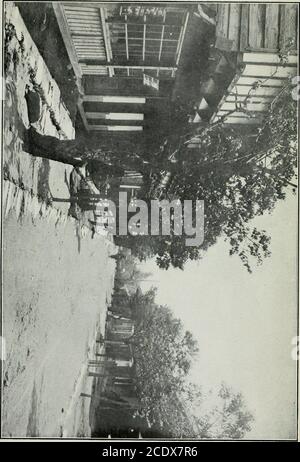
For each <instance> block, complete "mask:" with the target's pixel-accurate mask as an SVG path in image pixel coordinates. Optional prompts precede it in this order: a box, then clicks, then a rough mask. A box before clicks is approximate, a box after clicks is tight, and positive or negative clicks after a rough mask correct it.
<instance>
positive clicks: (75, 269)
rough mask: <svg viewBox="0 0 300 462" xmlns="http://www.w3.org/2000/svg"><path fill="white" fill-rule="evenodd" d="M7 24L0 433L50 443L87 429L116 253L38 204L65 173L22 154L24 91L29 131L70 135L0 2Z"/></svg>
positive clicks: (64, 189)
mask: <svg viewBox="0 0 300 462" xmlns="http://www.w3.org/2000/svg"><path fill="white" fill-rule="evenodd" d="M6 25H9V27H10V29H9V30H8V31H10V32H9V33H8V37H7V36H6V39H7V40H6V58H7V59H6V82H5V83H6V96H5V112H4V115H5V117H4V156H3V170H4V172H3V173H4V181H3V268H4V275H3V326H4V327H3V336H4V339H5V342H6V359H5V361H4V365H3V374H4V387H3V402H2V434H3V436H6V437H7V436H14V437H24V436H43V437H46V436H56V437H57V436H61V435H63V434H65V433H66V428H67V429H71V430H70V431H68V432H67V433H68V436H73V435H72V434H70V432H71V433H72V432H73V433H74V434H76V432H77V428H76V422H77V421H78V422H79V423H80V425H81V430H80V431H81V432H83V433H85V432H87V431H88V429H87V425H86V423H87V422H86V420H85V421H83V420H82V415H81V414H82V412H83V407H84V413H85V415H87V414H88V412H87V409H86V408H87V404H88V403H86V402H85V403H84V406H83V405H82V402H81V401H79V398H78V396H80V393H79V392H80V387H81V385H82V384H83V383H84V382H85V378H86V377H85V375H84V372H85V365H86V360H87V357H88V355H89V350H90V349H91V348H92V347H91V345H92V344H93V339H94V338H95V333H96V331H97V330H100V331H101V329H102V330H103V331H104V327H105V317H106V307H107V302H108V301H109V300H110V294H111V291H112V287H113V277H114V266H115V263H114V260H113V259H111V258H109V255H110V253H114V252H115V249H114V246H113V244H112V243H111V242H109V240H108V239H106V238H105V237H103V236H102V237H100V236H95V238H94V239H92V238H91V233H90V232H89V230H87V229H86V227H79V226H78V223H76V221H75V220H74V219H72V218H70V217H68V216H67V212H68V208H69V206H68V204H61V205H60V206H57V207H56V208H54V207H51V206H49V207H47V205H46V201H47V198H48V197H49V194H50V193H51V194H52V195H54V196H58V197H69V189H68V180H69V177H70V173H71V171H72V167H71V166H68V165H65V164H61V163H59V162H53V161H48V160H47V159H42V158H40V157H33V156H31V155H29V154H28V153H26V152H25V151H24V150H23V135H24V131H25V130H26V128H28V127H29V119H28V107H27V104H26V99H25V93H26V91H25V89H26V87H27V86H29V88H30V89H31V90H36V89H38V94H39V95H40V96H41V95H42V96H43V97H42V98H41V103H42V105H41V114H40V117H39V120H37V122H36V123H35V127H36V129H37V130H38V131H39V132H40V133H44V134H47V135H52V136H56V137H58V138H62V139H66V138H68V139H72V138H74V136H75V132H74V127H73V125H72V121H71V118H70V114H69V113H68V111H67V109H66V107H65V106H64V103H63V102H62V100H61V95H60V90H59V88H58V85H57V83H56V82H55V81H54V79H53V78H52V76H51V74H50V73H49V71H48V69H47V66H46V64H45V62H44V61H43V59H42V57H41V56H40V54H39V51H38V49H37V47H36V46H35V44H34V43H33V41H32V38H31V36H30V34H29V33H28V31H27V29H26V26H25V24H24V22H23V20H22V18H21V16H20V14H19V10H18V8H17V7H16V6H14V4H13V3H12V2H11V3H8V4H6ZM8 38H9V40H8ZM33 70H34V85H33V82H32V78H31V77H32V73H33ZM54 122H55V123H54ZM58 127H59V130H58ZM79 228H80V229H79ZM79 241H80V252H79ZM78 410H79V411H80V412H78ZM75 411H76V416H75ZM73 421H74V422H75V423H74V425H73ZM74 436H75V435H74Z"/></svg>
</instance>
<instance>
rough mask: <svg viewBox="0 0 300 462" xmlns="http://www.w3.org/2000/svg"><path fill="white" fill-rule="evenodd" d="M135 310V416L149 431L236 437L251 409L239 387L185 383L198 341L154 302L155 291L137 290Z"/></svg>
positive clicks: (246, 429) (178, 435) (164, 434)
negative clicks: (204, 387) (212, 388)
mask: <svg viewBox="0 0 300 462" xmlns="http://www.w3.org/2000/svg"><path fill="white" fill-rule="evenodd" d="M137 298H138V300H139V301H140V302H142V303H141V304H140V305H139V316H138V317H137V325H136V329H135V334H134V336H133V338H132V339H131V343H132V346H133V350H134V359H135V365H136V378H137V384H136V392H137V396H138V398H139V402H140V405H139V406H138V409H137V410H136V411H135V415H136V417H139V418H142V419H145V420H146V421H147V423H148V426H149V427H150V428H151V431H154V432H155V433H156V434H158V435H160V436H161V437H173V438H242V437H244V436H245V434H246V433H247V432H249V431H250V429H251V422H252V421H253V416H252V414H251V413H250V412H249V411H248V409H247V407H246V404H245V401H244V398H243V396H242V394H241V393H235V392H234V391H233V390H232V389H231V388H230V387H228V386H227V385H225V384H222V385H221V387H220V389H219V390H218V391H217V393H213V392H209V393H208V394H207V393H206V394H205V393H204V392H203V391H202V388H201V387H200V386H199V385H197V384H195V383H191V382H190V380H189V371H190V368H191V364H192V361H193V358H194V357H195V355H196V354H197V353H198V345H197V342H196V340H195V339H194V337H193V335H192V334H191V332H189V331H185V330H184V327H183V324H182V322H181V321H180V320H179V319H176V318H175V317H174V315H173V313H172V311H171V309H170V308H168V307H167V306H160V305H157V304H156V303H155V291H154V290H153V289H151V290H150V291H149V292H147V293H146V294H142V293H139V294H138V295H137Z"/></svg>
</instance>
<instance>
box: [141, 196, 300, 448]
mask: <svg viewBox="0 0 300 462" xmlns="http://www.w3.org/2000/svg"><path fill="white" fill-rule="evenodd" d="M253 225H255V226H257V227H259V228H260V229H265V230H266V231H267V232H268V234H269V235H270V236H271V252H272V255H271V257H270V258H268V259H266V260H265V261H264V263H263V265H262V266H260V267H255V268H254V271H253V273H252V274H249V273H248V272H247V270H246V269H244V267H243V266H242V264H241V262H240V260H239V258H238V257H236V256H232V257H230V256H229V254H228V249H229V247H228V244H226V243H225V242H224V241H223V240H220V241H219V242H218V243H217V244H216V245H215V246H213V247H211V248H210V249H209V250H208V252H207V253H206V255H205V256H204V258H203V259H202V260H201V261H199V262H189V263H187V264H186V267H185V269H184V271H181V270H177V269H169V270H168V271H165V270H160V269H159V268H158V267H157V266H156V264H155V262H154V261H152V260H151V261H148V262H146V263H145V264H143V266H142V269H143V270H144V271H150V272H151V273H152V276H151V277H150V278H149V282H148V281H147V282H144V283H143V286H142V288H143V289H148V288H149V287H150V286H151V285H153V286H157V287H158V294H157V302H158V303H160V304H166V305H168V306H170V307H171V308H172V309H173V311H174V313H175V315H176V316H177V317H179V318H181V319H182V321H183V322H184V325H185V327H186V329H188V330H190V331H191V332H192V333H193V334H194V337H195V338H196V339H197V341H198V344H199V350H200V351H199V355H198V357H197V360H196V361H195V363H194V365H193V368H192V372H191V378H192V380H193V381H195V382H196V383H199V384H200V385H202V386H203V388H204V390H205V389H206V390H208V389H210V388H213V389H214V388H215V387H216V386H218V385H219V384H220V383H221V382H222V381H224V382H226V383H227V384H228V385H231V386H232V387H233V389H234V390H235V391H240V392H242V393H243V395H244V397H245V401H246V403H247V405H248V408H249V409H250V410H251V411H252V412H253V414H254V417H255V422H254V423H253V425H252V431H251V433H249V434H248V435H247V438H251V439H252V438H253V439H281V438H283V439H289V438H295V436H296V361H294V360H293V359H292V356H291V351H292V348H293V346H292V339H293V337H294V336H296V335H297V283H296V281H297V272H296V270H297V268H296V264H297V259H296V255H297V198H296V197H295V196H293V195H292V194H291V195H290V196H289V197H288V198H287V199H286V200H285V201H284V202H279V203H278V204H277V206H276V208H275V210H274V211H273V213H272V214H271V215H269V214H267V215H266V216H263V217H259V218H256V219H255V221H253Z"/></svg>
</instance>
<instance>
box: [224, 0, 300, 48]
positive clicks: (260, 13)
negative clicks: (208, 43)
mask: <svg viewBox="0 0 300 462" xmlns="http://www.w3.org/2000/svg"><path fill="white" fill-rule="evenodd" d="M297 13H298V6H297V4H295V3H293V4H286V5H283V4H276V3H272V4H259V3H251V4H245V5H240V4H236V3H231V4H229V3H228V4H220V5H218V9H217V24H216V46H217V48H222V46H224V50H226V51H236V52H238V51H247V50H256V51H271V52H274V51H276V50H279V49H282V48H284V47H290V45H291V44H292V49H293V50H294V51H295V50H296V48H297V32H298V31H297V17H298V14H297ZM222 39H223V40H222ZM228 46H229V47H230V49H228Z"/></svg>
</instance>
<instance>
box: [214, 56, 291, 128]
mask: <svg viewBox="0 0 300 462" xmlns="http://www.w3.org/2000/svg"><path fill="white" fill-rule="evenodd" d="M239 64H240V66H239V70H238V71H237V73H236V76H235V77H234V79H233V80H232V82H231V84H230V85H229V87H228V88H227V91H226V93H225V94H224V96H223V98H222V99H221V101H220V103H219V105H218V107H217V109H216V111H215V113H214V114H213V116H212V118H211V122H216V121H218V120H220V118H221V117H224V116H226V115H227V118H226V119H224V123H229V124H238V123H240V124H250V125H255V124H256V125H258V124H260V123H261V121H262V119H263V116H264V113H265V112H266V111H267V110H268V108H269V106H270V104H271V102H272V101H273V99H274V98H275V97H276V95H278V94H279V92H280V91H281V89H282V87H283V86H284V84H285V83H286V82H287V79H288V78H290V77H293V76H295V75H297V66H298V61H297V56H293V55H291V56H289V57H288V61H287V64H286V65H285V66H283V65H281V63H280V60H279V58H278V54H277V53H273V54H272V53H265V52H260V53H259V52H252V53H251V52H250V53H249V52H247V53H241V54H240V56H239ZM256 84H257V85H256ZM241 109H243V110H241ZM244 109H245V110H246V112H244Z"/></svg>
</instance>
